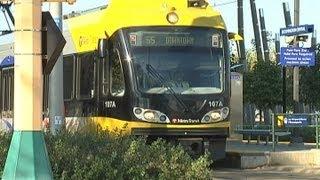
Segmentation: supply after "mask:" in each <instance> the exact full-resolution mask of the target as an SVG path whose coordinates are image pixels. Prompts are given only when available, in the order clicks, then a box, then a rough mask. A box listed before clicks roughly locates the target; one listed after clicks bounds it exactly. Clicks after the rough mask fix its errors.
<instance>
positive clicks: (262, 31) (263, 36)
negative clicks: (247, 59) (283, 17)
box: [259, 8, 270, 61]
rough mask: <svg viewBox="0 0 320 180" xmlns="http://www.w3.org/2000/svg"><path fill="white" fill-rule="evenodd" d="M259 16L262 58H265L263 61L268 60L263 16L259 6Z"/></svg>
mask: <svg viewBox="0 0 320 180" xmlns="http://www.w3.org/2000/svg"><path fill="white" fill-rule="evenodd" d="M259 18H260V28H261V36H262V44H263V53H264V59H265V61H270V57H269V46H268V37H267V30H266V24H265V18H264V13H263V9H261V8H260V9H259Z"/></svg>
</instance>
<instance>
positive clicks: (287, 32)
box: [280, 24, 314, 36]
mask: <svg viewBox="0 0 320 180" xmlns="http://www.w3.org/2000/svg"><path fill="white" fill-rule="evenodd" d="M313 31H314V25H313V24H306V25H300V26H291V27H286V28H281V29H280V36H294V35H298V34H307V33H312V32H313Z"/></svg>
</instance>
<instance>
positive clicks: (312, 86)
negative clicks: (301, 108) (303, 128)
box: [300, 45, 320, 109]
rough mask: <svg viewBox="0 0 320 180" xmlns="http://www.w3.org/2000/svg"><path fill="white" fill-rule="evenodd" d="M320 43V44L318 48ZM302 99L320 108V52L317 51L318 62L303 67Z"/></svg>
mask: <svg viewBox="0 0 320 180" xmlns="http://www.w3.org/2000/svg"><path fill="white" fill-rule="evenodd" d="M319 47H320V45H318V48H319ZM300 81H301V85H300V89H301V93H300V95H301V100H302V102H304V103H306V104H310V105H311V106H312V107H314V108H317V109H319V108H320V95H319V94H320V53H319V51H318V52H317V56H316V64H315V66H312V67H304V68H301V79H300Z"/></svg>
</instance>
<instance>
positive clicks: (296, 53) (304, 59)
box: [280, 47, 316, 66]
mask: <svg viewBox="0 0 320 180" xmlns="http://www.w3.org/2000/svg"><path fill="white" fill-rule="evenodd" d="M315 57H316V54H315V52H314V50H313V49H311V48H299V47H281V50H280V64H281V65H282V66H314V65H315Z"/></svg>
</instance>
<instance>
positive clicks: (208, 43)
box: [125, 27, 225, 94]
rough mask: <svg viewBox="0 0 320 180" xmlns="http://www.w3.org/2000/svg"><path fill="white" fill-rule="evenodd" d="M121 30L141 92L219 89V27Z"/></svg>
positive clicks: (208, 91)
mask: <svg viewBox="0 0 320 180" xmlns="http://www.w3.org/2000/svg"><path fill="white" fill-rule="evenodd" d="M125 33H126V36H127V42H128V43H127V44H128V48H129V52H130V56H131V59H132V63H133V67H134V74H135V78H136V82H137V87H138V89H139V90H140V91H141V92H143V93H148V94H163V93H170V92H171V93H175V94H217V93H221V92H222V91H223V87H224V85H223V83H224V81H223V78H224V67H225V65H224V64H225V63H224V62H225V61H224V59H225V58H224V43H223V42H224V41H223V39H224V37H223V36H222V33H221V31H218V30H216V29H212V28H201V27H193V28H190V27H137V28H129V29H127V30H126V31H125Z"/></svg>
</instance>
